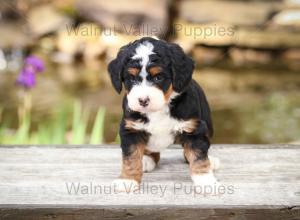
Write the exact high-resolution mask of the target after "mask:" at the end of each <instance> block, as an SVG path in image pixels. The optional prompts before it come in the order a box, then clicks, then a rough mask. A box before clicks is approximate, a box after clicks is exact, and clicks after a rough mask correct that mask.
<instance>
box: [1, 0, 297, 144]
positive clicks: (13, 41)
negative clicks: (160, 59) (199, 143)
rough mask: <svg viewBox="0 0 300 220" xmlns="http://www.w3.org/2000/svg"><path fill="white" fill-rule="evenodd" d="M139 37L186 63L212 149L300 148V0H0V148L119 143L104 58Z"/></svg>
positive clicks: (115, 99) (117, 99)
mask: <svg viewBox="0 0 300 220" xmlns="http://www.w3.org/2000/svg"><path fill="white" fill-rule="evenodd" d="M143 36H157V37H159V38H161V39H165V40H167V41H170V42H176V43H178V44H180V45H181V46H182V47H183V48H184V50H185V52H186V53H188V54H190V55H191V56H192V57H193V59H194V60H195V61H196V64H197V69H196V70H195V72H194V79H196V80H197V81H198V82H199V83H200V84H201V85H202V87H203V88H204V90H205V92H206V95H207V97H208V100H209V103H210V105H211V109H212V114H213V121H214V127H215V136H214V138H213V143H245V144H250V143H255V144H258V143H299V142H300V0H261V1H256V0H247V1H246V0H198V1H197V0H127V1H119V0H109V1H105V0H77V1H76V0H64V1H61V0H52V1H50V0H1V1H0V144H63V143H68V144H82V143H91V144H98V143H118V142H119V139H118V135H117V132H118V127H119V120H120V117H121V114H122V112H121V99H122V96H120V95H117V94H116V93H115V91H114V90H113V88H112V86H111V83H110V80H109V78H108V74H107V63H108V62H109V61H110V60H111V59H112V58H113V57H115V56H116V53H117V51H118V49H119V48H120V47H121V46H123V45H124V44H127V43H128V42H131V41H133V40H135V39H137V38H140V37H143ZM28 57H29V58H28ZM28 76H30V77H31V78H30V79H27V81H26V79H24V77H25V78H26V77H28ZM22 77H23V78H22ZM28 80H29V81H28Z"/></svg>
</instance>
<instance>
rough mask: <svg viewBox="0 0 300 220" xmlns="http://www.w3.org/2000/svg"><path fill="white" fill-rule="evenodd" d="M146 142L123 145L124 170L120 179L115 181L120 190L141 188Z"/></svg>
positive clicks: (126, 190) (117, 188) (128, 190)
mask: <svg viewBox="0 0 300 220" xmlns="http://www.w3.org/2000/svg"><path fill="white" fill-rule="evenodd" d="M144 149H145V145H144V144H131V145H126V146H124V145H123V146H122V171H121V175H120V177H119V178H118V179H116V180H114V181H113V184H114V185H115V187H116V190H117V191H119V192H130V191H134V190H135V189H138V188H139V184H140V182H141V179H142V175H143V164H142V159H143V154H144Z"/></svg>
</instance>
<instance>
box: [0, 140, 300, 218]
mask: <svg viewBox="0 0 300 220" xmlns="http://www.w3.org/2000/svg"><path fill="white" fill-rule="evenodd" d="M210 155H213V156H216V157H218V158H219V159H220V161H221V167H220V169H219V170H217V171H216V172H215V175H216V177H217V178H218V179H219V181H220V185H221V186H223V187H224V188H225V193H221V194H218V195H215V194H214V193H207V192H206V193H204V192H200V191H199V190H198V191H197V190H196V191H195V189H193V186H192V183H191V180H190V177H189V170H188V165H187V164H186V163H185V162H184V158H183V150H182V149H181V148H180V147H178V146H175V147H172V148H170V149H167V150H166V151H164V152H162V154H161V161H160V162H159V165H158V167H157V169H155V170H154V171H153V172H151V173H145V174H144V175H143V180H142V183H143V185H142V187H141V189H143V191H139V192H136V193H135V194H134V193H131V194H126V193H122V194H120V193H115V192H114V191H113V187H112V186H111V182H112V180H113V179H115V178H117V177H118V175H119V173H120V168H121V161H122V160H121V150H120V149H119V148H118V147H116V146H114V147H111V146H30V147H26V146H1V147H0V219H1V220H2V219H141V218H143V219H145V220H147V219H175V218H176V219H300V211H299V210H300V209H299V207H300V146H297V145H213V146H212V147H211V150H210ZM72 184H73V186H76V187H75V188H77V187H78V186H79V187H78V189H79V191H78V192H77V193H76V192H75V191H76V190H73V191H72V192H70V186H72ZM230 187H231V188H230ZM105 189H106V190H107V191H105ZM164 189H165V191H163V190H164ZM230 189H231V190H230Z"/></svg>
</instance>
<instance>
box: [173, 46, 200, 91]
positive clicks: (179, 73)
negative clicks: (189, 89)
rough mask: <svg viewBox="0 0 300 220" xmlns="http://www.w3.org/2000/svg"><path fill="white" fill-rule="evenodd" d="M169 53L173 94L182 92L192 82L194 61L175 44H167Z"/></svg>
mask: <svg viewBox="0 0 300 220" xmlns="http://www.w3.org/2000/svg"><path fill="white" fill-rule="evenodd" d="M169 51H170V58H171V68H172V72H173V89H174V91H175V92H182V91H183V90H184V89H185V87H186V86H187V85H188V84H189V82H190V81H191V80H192V74H193V71H194V67H195V65H194V61H193V60H192V59H191V58H190V57H189V56H187V55H186V54H185V53H184V51H183V50H182V48H181V47H180V46H179V45H177V44H173V43H171V44H169Z"/></svg>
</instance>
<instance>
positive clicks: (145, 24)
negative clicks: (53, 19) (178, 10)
mask: <svg viewBox="0 0 300 220" xmlns="http://www.w3.org/2000/svg"><path fill="white" fill-rule="evenodd" d="M168 3H169V1H168V0H128V1H119V0H109V1H98V0H89V1H85V0H78V1H77V4H76V8H77V10H78V12H79V14H80V15H81V16H82V17H84V18H86V19H88V20H91V21H94V22H96V23H98V24H100V25H102V26H103V27H104V28H109V29H112V30H113V31H114V32H116V31H119V32H121V33H126V34H128V35H135V36H142V35H149V36H152V35H153V36H164V35H165V33H166V32H167V30H168V19H169V18H168Z"/></svg>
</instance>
